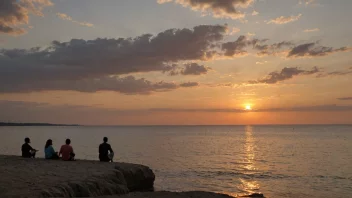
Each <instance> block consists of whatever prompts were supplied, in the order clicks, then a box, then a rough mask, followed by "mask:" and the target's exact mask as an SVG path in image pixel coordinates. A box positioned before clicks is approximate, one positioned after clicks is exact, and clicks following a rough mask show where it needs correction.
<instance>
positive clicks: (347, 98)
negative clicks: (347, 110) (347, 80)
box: [337, 97, 352, 100]
mask: <svg viewBox="0 0 352 198" xmlns="http://www.w3.org/2000/svg"><path fill="white" fill-rule="evenodd" d="M337 99H338V100H352V97H344V98H337Z"/></svg>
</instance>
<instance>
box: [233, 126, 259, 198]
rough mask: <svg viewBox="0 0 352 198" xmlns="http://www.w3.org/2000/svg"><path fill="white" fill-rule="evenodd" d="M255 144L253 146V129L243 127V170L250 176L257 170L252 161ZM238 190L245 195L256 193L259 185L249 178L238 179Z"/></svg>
mask: <svg viewBox="0 0 352 198" xmlns="http://www.w3.org/2000/svg"><path fill="white" fill-rule="evenodd" d="M254 150H255V144H254V137H253V127H252V126H246V127H245V144H244V151H245V155H244V157H245V160H244V162H245V165H244V166H243V169H244V171H245V174H248V175H250V174H252V173H253V172H254V171H256V170H258V169H257V168H256V167H255V163H254V159H255V152H254ZM238 188H239V189H242V190H243V191H244V192H246V193H256V192H258V190H259V188H260V186H259V183H258V182H257V181H255V180H253V179H251V178H249V179H248V178H246V179H245V178H240V185H239V186H238Z"/></svg>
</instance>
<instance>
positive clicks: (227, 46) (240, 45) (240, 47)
mask: <svg viewBox="0 0 352 198" xmlns="http://www.w3.org/2000/svg"><path fill="white" fill-rule="evenodd" d="M257 42H260V41H259V40H257V39H248V38H247V37H246V36H243V35H242V36H240V37H238V39H237V40H236V41H233V42H226V43H223V44H222V45H221V49H222V50H223V51H224V55H225V56H242V55H246V54H247V51H246V50H245V49H246V47H248V46H251V45H255V44H256V43H257Z"/></svg>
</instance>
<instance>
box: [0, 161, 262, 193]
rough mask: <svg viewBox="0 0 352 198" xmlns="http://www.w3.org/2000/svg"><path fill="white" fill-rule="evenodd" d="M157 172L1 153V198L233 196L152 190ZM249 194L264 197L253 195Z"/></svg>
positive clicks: (134, 165)
mask: <svg viewBox="0 0 352 198" xmlns="http://www.w3.org/2000/svg"><path fill="white" fill-rule="evenodd" d="M154 180H155V175H154V173H153V171H152V170H151V169H150V168H149V167H147V166H143V165H138V164H128V163H106V162H98V161H88V160H78V161H74V162H65V161H61V160H45V159H25V158H22V157H18V156H2V155H0V197H104V196H105V197H106V196H108V197H109V196H110V198H114V197H116V198H127V197H131V198H149V197H150V198H152V197H156V198H161V197H168V198H191V197H192V198H230V197H231V196H229V195H224V194H217V193H211V192H200V191H195V192H141V191H152V190H153V185H154ZM248 197H264V196H263V195H262V194H253V195H250V196H248Z"/></svg>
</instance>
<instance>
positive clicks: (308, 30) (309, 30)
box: [303, 28, 320, 33]
mask: <svg viewBox="0 0 352 198" xmlns="http://www.w3.org/2000/svg"><path fill="white" fill-rule="evenodd" d="M319 31H320V29H319V28H314V29H306V30H303V32H306V33H308V32H319Z"/></svg>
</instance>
